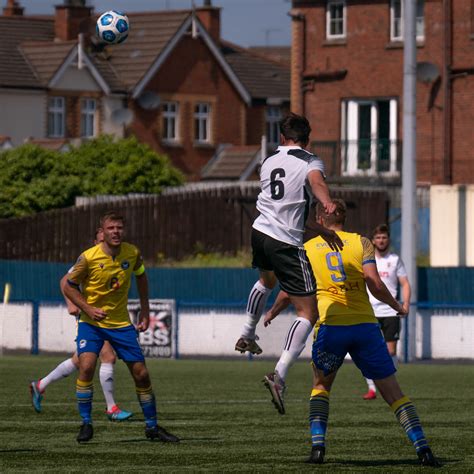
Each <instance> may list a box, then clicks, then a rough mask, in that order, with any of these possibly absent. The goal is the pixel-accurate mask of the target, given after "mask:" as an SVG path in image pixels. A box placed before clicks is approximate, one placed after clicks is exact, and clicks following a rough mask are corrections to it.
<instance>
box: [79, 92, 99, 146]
mask: <svg viewBox="0 0 474 474" xmlns="http://www.w3.org/2000/svg"><path fill="white" fill-rule="evenodd" d="M95 111H96V102H95V99H82V101H81V137H85V138H90V137H93V136H94V135H95Z"/></svg>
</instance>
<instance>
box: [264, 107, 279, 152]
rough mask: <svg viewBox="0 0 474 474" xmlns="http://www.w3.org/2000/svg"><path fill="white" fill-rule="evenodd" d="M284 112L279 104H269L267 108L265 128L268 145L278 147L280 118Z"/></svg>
mask: <svg viewBox="0 0 474 474" xmlns="http://www.w3.org/2000/svg"><path fill="white" fill-rule="evenodd" d="M282 117H283V114H282V111H281V108H280V107H278V106H277V105H270V106H267V107H266V109H265V129H266V134H267V145H268V146H270V147H272V148H276V147H277V146H278V145H279V144H280V120H281V119H282Z"/></svg>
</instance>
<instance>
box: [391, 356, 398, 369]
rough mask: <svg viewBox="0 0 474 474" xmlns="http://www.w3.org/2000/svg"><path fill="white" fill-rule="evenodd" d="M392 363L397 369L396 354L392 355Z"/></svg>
mask: <svg viewBox="0 0 474 474" xmlns="http://www.w3.org/2000/svg"><path fill="white" fill-rule="evenodd" d="M392 361H393V365H394V366H395V368H396V369H398V357H397V356H396V355H393V356H392Z"/></svg>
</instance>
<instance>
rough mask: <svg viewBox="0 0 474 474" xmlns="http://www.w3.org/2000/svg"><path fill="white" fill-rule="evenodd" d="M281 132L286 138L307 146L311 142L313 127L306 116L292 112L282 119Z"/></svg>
mask: <svg viewBox="0 0 474 474" xmlns="http://www.w3.org/2000/svg"><path fill="white" fill-rule="evenodd" d="M280 133H281V134H282V135H283V136H284V137H285V139H286V140H293V141H294V142H296V143H301V144H302V145H303V146H305V145H307V144H308V142H309V134H310V133H311V127H310V126H309V122H308V119H307V118H306V117H303V115H296V114H293V113H291V114H290V115H287V116H286V117H285V118H283V119H282V120H280Z"/></svg>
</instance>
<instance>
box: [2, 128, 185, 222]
mask: <svg viewBox="0 0 474 474" xmlns="http://www.w3.org/2000/svg"><path fill="white" fill-rule="evenodd" d="M0 162H1V165H2V173H1V174H0V217H19V216H24V215H28V214H33V213H35V212H39V211H45V210H48V209H54V208H59V207H66V206H70V205H72V204H73V203H74V198H75V197H76V196H94V195H96V194H127V193H160V192H161V190H162V189H163V187H164V186H176V185H179V184H181V183H182V182H183V181H184V178H183V175H182V174H181V173H180V171H179V170H177V169H176V168H174V167H173V166H171V164H170V163H169V160H168V158H166V157H164V156H160V155H158V154H157V153H155V152H154V151H153V150H152V149H151V148H150V147H149V146H148V145H144V144H142V143H139V142H138V140H137V139H136V138H135V137H131V138H126V139H121V140H115V139H114V138H113V137H110V136H102V137H99V138H97V139H95V140H90V141H88V142H85V143H84V144H82V145H81V146H80V147H78V148H73V149H72V150H71V151H69V152H66V153H60V152H56V151H50V150H45V149H43V148H40V147H37V146H34V145H23V146H21V147H18V148H15V149H13V150H8V151H5V152H3V153H2V154H1V155H0Z"/></svg>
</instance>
